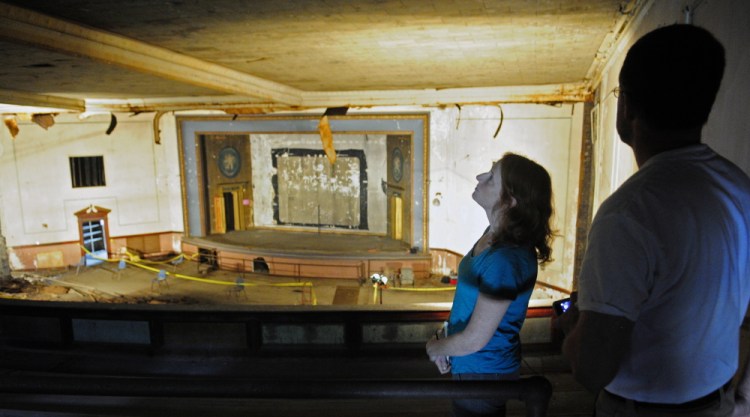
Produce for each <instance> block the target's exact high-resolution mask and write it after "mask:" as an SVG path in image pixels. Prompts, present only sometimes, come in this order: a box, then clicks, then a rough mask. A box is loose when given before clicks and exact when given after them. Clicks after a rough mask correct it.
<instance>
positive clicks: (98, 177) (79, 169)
mask: <svg viewBox="0 0 750 417" xmlns="http://www.w3.org/2000/svg"><path fill="white" fill-rule="evenodd" d="M70 179H71V181H72V183H73V188H81V187H101V186H104V185H107V183H106V181H105V180H104V157H103V156H71V157H70Z"/></svg>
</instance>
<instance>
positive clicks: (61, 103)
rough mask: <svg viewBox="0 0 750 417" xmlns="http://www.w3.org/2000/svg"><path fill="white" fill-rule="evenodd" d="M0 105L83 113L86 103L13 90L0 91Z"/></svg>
mask: <svg viewBox="0 0 750 417" xmlns="http://www.w3.org/2000/svg"><path fill="white" fill-rule="evenodd" d="M0 103H5V104H13V105H17V106H28V107H38V108H43V109H45V110H50V111H54V110H55V109H60V110H72V111H77V112H83V111H85V110H86V102H85V101H84V100H78V99H74V98H68V97H60V96H49V95H44V94H34V93H27V92H25V91H15V90H0Z"/></svg>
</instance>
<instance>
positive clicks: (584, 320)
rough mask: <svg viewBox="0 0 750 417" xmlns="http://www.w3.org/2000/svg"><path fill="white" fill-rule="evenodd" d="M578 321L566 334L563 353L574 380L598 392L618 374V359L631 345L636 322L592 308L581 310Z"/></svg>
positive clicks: (620, 358)
mask: <svg viewBox="0 0 750 417" xmlns="http://www.w3.org/2000/svg"><path fill="white" fill-rule="evenodd" d="M561 317H562V316H561ZM577 321H578V323H577V324H576V325H575V326H574V327H573V330H572V331H571V332H570V333H569V334H568V335H567V336H566V337H565V340H564V342H563V355H564V356H565V357H566V358H567V359H568V360H569V361H570V365H571V368H573V376H574V377H575V379H576V380H578V382H580V383H581V385H583V386H584V387H585V388H586V389H588V390H589V391H591V392H592V393H598V392H599V391H600V390H601V389H602V388H604V387H605V386H606V385H607V384H608V383H609V382H610V381H611V380H612V378H614V377H615V375H616V374H617V369H618V368H619V367H620V361H622V358H623V357H624V356H625V352H626V351H627V350H628V349H629V348H630V337H631V334H632V333H633V326H634V325H635V323H633V322H632V321H630V320H628V319H626V318H625V317H620V316H612V315H609V314H602V313H596V312H593V311H582V312H580V313H579V317H578V320H577Z"/></svg>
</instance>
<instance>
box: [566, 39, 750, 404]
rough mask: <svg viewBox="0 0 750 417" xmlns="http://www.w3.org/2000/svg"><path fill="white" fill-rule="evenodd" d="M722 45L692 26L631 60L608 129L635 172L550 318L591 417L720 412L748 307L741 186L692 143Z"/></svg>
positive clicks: (643, 47)
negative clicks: (561, 310)
mask: <svg viewBox="0 0 750 417" xmlns="http://www.w3.org/2000/svg"><path fill="white" fill-rule="evenodd" d="M723 72H724V48H723V47H722V45H721V44H720V43H719V42H718V41H717V40H716V39H715V38H714V37H713V35H711V34H710V33H709V32H708V31H706V30H704V29H702V28H699V27H695V26H690V25H672V26H666V27H662V28H659V29H656V30H654V31H652V32H650V33H648V34H646V35H645V36H643V37H642V38H641V39H639V40H638V41H637V42H636V43H635V44H634V45H633V46H632V47H631V48H630V50H629V51H628V53H627V56H626V58H625V61H624V63H623V66H622V69H621V71H620V77H619V81H620V86H619V88H618V90H617V94H618V97H619V98H618V106H617V132H618V133H619V135H620V139H621V140H622V141H623V142H624V143H626V144H627V145H628V146H630V147H631V148H632V150H633V153H634V155H635V159H636V162H637V164H638V171H637V172H636V173H635V174H633V176H632V177H630V178H629V179H628V180H627V181H626V182H625V183H624V184H623V185H622V186H621V187H620V188H619V189H618V190H617V191H615V192H614V193H613V194H612V195H611V196H610V197H609V198H608V199H607V200H606V201H605V202H604V203H603V204H602V206H601V207H600V209H599V211H598V212H597V213H596V217H595V218H594V221H593V223H592V226H591V230H590V234H589V242H588V247H587V250H586V255H585V256H584V261H583V265H582V269H581V275H580V278H579V286H578V299H577V308H573V309H572V310H570V313H566V314H564V315H563V316H562V317H561V324H562V326H563V329H565V330H568V332H567V333H568V334H567V336H566V339H565V341H564V344H563V353H564V354H565V356H566V357H567V358H568V359H569V360H570V361H571V365H572V368H573V373H574V376H575V378H576V379H577V380H578V381H579V382H581V383H582V384H583V385H584V386H585V387H586V388H587V389H589V390H591V391H592V392H595V393H598V397H597V404H596V415H597V417H601V416H615V415H617V416H667V415H669V416H671V415H680V416H730V415H731V413H732V408H733V395H734V394H733V393H732V389H731V386H730V384H729V381H730V380H731V379H732V377H733V376H734V374H735V372H736V370H737V367H738V356H739V352H738V351H739V328H740V325H741V324H742V321H743V319H744V316H745V312H746V311H747V306H748V299H749V298H750V179H749V178H748V176H747V175H746V174H745V173H744V172H743V171H742V170H740V169H739V168H738V167H736V166H735V165H734V164H732V163H731V162H729V161H728V160H726V159H725V158H723V157H721V156H719V155H718V154H716V153H715V152H714V151H713V150H712V149H711V148H709V147H708V146H707V145H705V144H702V143H701V130H702V127H703V125H704V124H705V123H706V120H707V119H708V115H709V113H710V111H711V107H712V106H713V102H714V99H715V97H716V93H717V91H718V89H719V85H720V84H721V79H722V76H723Z"/></svg>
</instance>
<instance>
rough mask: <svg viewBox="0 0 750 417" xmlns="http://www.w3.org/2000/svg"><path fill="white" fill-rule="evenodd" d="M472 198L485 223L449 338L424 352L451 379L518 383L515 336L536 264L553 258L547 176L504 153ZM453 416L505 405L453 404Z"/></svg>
mask: <svg viewBox="0 0 750 417" xmlns="http://www.w3.org/2000/svg"><path fill="white" fill-rule="evenodd" d="M472 197H473V199H474V201H476V202H477V203H478V204H479V205H480V206H481V207H482V208H483V209H484V210H485V212H486V213H487V219H488V220H489V223H490V224H489V227H488V228H487V229H486V231H485V233H484V234H483V235H482V236H481V237H480V238H479V240H478V241H477V242H476V244H475V245H474V247H473V248H472V249H471V250H470V251H469V252H468V253H467V254H466V255H465V256H464V258H463V259H462V260H461V263H460V264H459V268H458V285H457V287H456V294H455V296H454V298H453V307H452V309H451V314H450V319H449V320H448V326H447V335H444V336H445V337H440V334H438V335H436V337H433V338H432V339H431V340H429V341H428V342H427V346H426V349H427V354H428V355H429V357H430V360H432V361H433V362H435V364H436V365H437V367H438V369H439V370H440V372H441V373H446V372H452V374H453V379H457V380H513V379H518V378H519V376H520V367H521V342H520V338H519V333H520V331H521V326H522V325H523V322H524V320H525V318H526V310H527V308H528V304H529V299H530V298H531V292H532V290H533V289H534V284H535V283H536V278H537V271H538V266H539V264H544V263H546V262H549V261H550V259H551V258H550V256H551V252H552V250H551V247H550V245H551V241H552V237H553V236H552V235H553V233H552V229H551V226H550V221H551V217H552V212H553V209H552V185H551V180H550V176H549V174H548V173H547V171H546V170H545V169H544V168H543V167H542V166H540V165H539V164H537V163H535V162H533V161H531V160H529V159H527V158H525V157H523V156H520V155H516V154H513V153H507V154H505V155H504V156H503V157H502V159H500V161H497V162H495V163H494V164H493V165H492V168H491V169H490V170H489V171H488V172H485V173H482V174H479V175H478V176H477V187H476V189H475V190H474V193H473V194H472ZM453 413H454V415H455V416H470V415H492V416H504V415H505V402H504V401H498V400H463V399H459V400H454V401H453Z"/></svg>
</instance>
